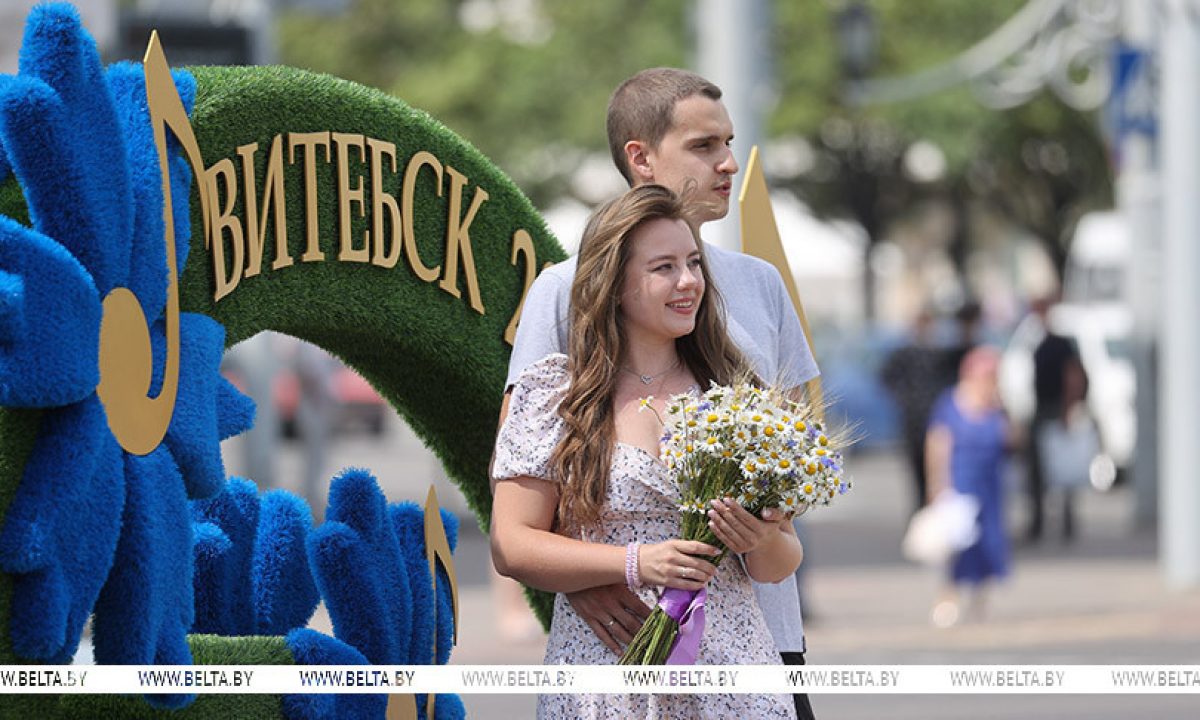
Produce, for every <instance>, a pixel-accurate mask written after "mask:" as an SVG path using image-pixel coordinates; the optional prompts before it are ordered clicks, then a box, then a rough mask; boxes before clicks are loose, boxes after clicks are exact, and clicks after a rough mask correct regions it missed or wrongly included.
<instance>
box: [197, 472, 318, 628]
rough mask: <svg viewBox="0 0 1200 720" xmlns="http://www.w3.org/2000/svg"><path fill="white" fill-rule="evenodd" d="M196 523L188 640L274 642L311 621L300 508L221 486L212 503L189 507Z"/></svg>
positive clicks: (279, 495) (279, 496)
mask: <svg viewBox="0 0 1200 720" xmlns="http://www.w3.org/2000/svg"><path fill="white" fill-rule="evenodd" d="M192 516H193V519H194V520H195V522H196V525H195V527H194V529H193V534H194V536H195V538H196V546H195V558H196V575H195V598H196V621H195V624H194V625H193V626H192V632H195V633H209V634H215V635H282V634H285V633H287V632H288V631H290V630H292V629H294V628H297V627H301V626H303V625H304V624H305V623H307V622H308V619H309V618H310V617H312V613H313V611H314V610H316V607H317V604H318V603H319V602H320V597H319V596H318V595H317V589H316V586H315V585H314V584H313V580H312V575H311V574H310V573H309V571H308V561H307V558H306V556H305V549H304V547H305V546H304V543H305V539H306V537H307V535H308V532H309V530H310V529H311V528H312V515H311V513H310V512H309V510H308V506H307V505H306V504H305V503H304V501H303V500H301V499H300V498H298V497H296V496H295V495H293V494H291V493H289V492H286V491H284V490H273V491H271V492H269V493H267V494H266V495H264V496H262V498H261V501H260V498H259V495H258V491H257V489H256V488H255V486H254V484H253V483H251V482H249V481H248V480H243V479H241V478H233V479H231V480H230V481H229V483H228V485H227V486H226V488H225V490H224V491H223V492H222V493H221V494H220V495H218V496H216V497H215V498H212V499H210V500H204V501H196V502H193V503H192Z"/></svg>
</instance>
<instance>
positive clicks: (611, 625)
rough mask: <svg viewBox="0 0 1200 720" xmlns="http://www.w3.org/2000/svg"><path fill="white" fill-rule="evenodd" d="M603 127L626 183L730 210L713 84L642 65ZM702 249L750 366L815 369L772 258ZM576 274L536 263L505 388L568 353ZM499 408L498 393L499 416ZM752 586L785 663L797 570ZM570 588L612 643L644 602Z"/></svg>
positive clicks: (612, 590)
mask: <svg viewBox="0 0 1200 720" xmlns="http://www.w3.org/2000/svg"><path fill="white" fill-rule="evenodd" d="M607 130H608V142H609V149H610V150H611V152H612V156H613V162H614V163H615V164H616V166H617V169H618V170H620V172H621V174H622V175H623V176H624V177H625V179H626V181H628V182H629V184H630V186H638V185H643V184H647V183H657V184H659V185H664V186H666V187H668V188H670V189H672V190H674V191H676V192H681V191H683V190H685V189H690V192H691V201H692V202H694V203H696V204H697V205H699V206H700V208H701V210H700V212H699V219H700V220H701V221H702V222H708V221H710V220H718V219H720V218H723V217H725V215H726V213H728V212H729V199H730V195H731V193H732V190H733V175H734V174H735V173H737V171H738V166H737V162H736V161H735V160H734V157H733V153H732V152H731V151H730V148H729V145H730V142H731V141H732V140H733V123H732V122H731V121H730V119H729V114H728V113H727V112H726V110H725V106H724V105H723V104H722V103H721V90H720V89H719V88H718V87H717V86H716V85H713V84H712V83H710V82H708V81H707V80H705V79H704V78H702V77H700V76H698V75H695V74H694V73H690V72H686V71H683V70H676V69H672V68H653V69H650V70H644V71H642V72H640V73H638V74H637V75H634V76H633V77H631V78H629V79H628V80H626V81H625V82H624V83H622V84H621V85H620V86H619V87H618V88H617V89H616V91H615V92H614V93H613V96H612V99H611V100H610V101H609V105H608V120H607ZM704 252H705V254H706V256H707V262H708V266H709V269H710V272H711V274H712V278H713V281H714V283H715V284H716V286H717V288H718V290H719V291H720V292H721V295H722V297H723V299H724V301H725V306H726V310H727V313H728V317H727V323H728V327H729V332H730V335H731V336H732V338H733V340H734V342H735V343H736V344H737V345H738V347H739V348H741V350H742V352H743V353H745V355H746V357H747V358H748V359H749V360H750V362H751V363H752V364H753V365H754V370H755V371H756V372H757V373H758V375H759V377H761V378H763V380H764V381H766V382H769V383H772V384H776V385H782V386H785V387H799V386H801V385H803V384H804V383H805V382H807V381H808V380H810V379H812V378H814V377H816V376H817V374H818V371H817V367H816V363H815V362H814V361H813V357H812V352H811V351H810V349H809V347H808V342H807V341H806V339H805V337H804V332H803V330H802V329H801V327H800V321H799V319H798V318H797V317H796V311H795V309H794V308H793V307H792V304H791V300H790V299H789V297H788V294H787V290H786V289H785V287H784V285H783V280H782V278H781V277H780V275H779V272H778V271H777V270H776V269H775V267H774V266H772V265H770V264H769V263H767V262H765V261H763V260H760V259H758V258H753V257H750V256H748V255H743V254H742V253H738V252H732V251H729V250H725V249H722V248H719V247H716V246H714V245H710V244H707V243H705V249H704ZM574 276H575V258H573V257H572V258H571V259H569V260H566V261H565V262H562V263H559V264H558V265H555V266H553V267H551V268H548V269H546V270H545V271H543V272H542V273H541V274H540V275H539V276H538V278H537V280H535V281H534V283H533V285H532V287H530V289H529V293H528V295H527V296H526V299H525V308H524V310H523V312H522V315H521V323H520V325H519V327H518V328H517V337H516V341H515V343H514V345H513V352H512V357H511V358H510V360H509V369H508V381H507V383H506V386H507V387H511V386H512V384H513V383H514V382H515V381H516V379H517V377H518V376H519V375H520V374H521V371H522V370H524V369H525V368H526V367H528V366H529V365H531V364H533V363H534V362H536V361H538V360H540V359H541V358H543V357H545V356H546V355H549V354H550V353H554V352H566V349H567V333H568V331H569V328H568V327H567V322H568V317H569V308H568V306H569V301H570V294H571V284H572V281H573V279H574ZM507 409H508V396H507V395H506V396H505V400H504V408H503V410H502V411H501V423H503V420H504V417H505V416H506V415H507ZM755 593H756V595H757V597H758V600H759V604H760V605H761V607H762V609H763V614H764V615H765V616H766V618H767V623H768V625H769V627H770V630H771V635H772V636H773V638H774V639H775V644H776V647H777V648H778V649H779V651H780V653H781V655H782V656H783V660H784V662H786V663H788V664H803V662H804V629H803V626H802V623H801V617H800V603H799V597H798V595H797V591H796V581H795V578H794V576H793V577H789V578H788V579H786V580H784V581H783V582H781V583H778V584H774V585H760V584H755ZM567 597H568V599H569V600H570V601H571V604H572V606H573V607H574V608H575V611H576V612H577V613H578V614H579V615H580V616H581V617H583V618H584V619H585V620H586V621H587V623H588V625H589V626H590V627H591V628H592V630H593V631H594V632H595V633H596V635H597V636H598V637H599V638H600V639H601V640H602V641H604V643H605V644H606V645H608V646H609V648H611V649H612V650H613V652H616V653H620V652H621V649H622V647H623V646H624V645H627V644H628V643H629V641H630V640H631V639H632V638H633V635H634V633H636V632H637V630H638V628H640V627H641V624H642V620H643V619H645V618H646V617H647V616H648V615H649V613H650V609H649V608H647V607H646V606H645V605H644V604H643V603H642V602H641V600H639V599H638V597H637V596H636V595H634V594H633V593H632V592H630V591H629V590H628V589H627V588H626V587H625V586H624V585H612V586H609V587H605V588H594V589H591V590H586V591H583V592H578V593H574V594H571V595H568V596H567ZM796 704H797V713H798V714H799V715H800V717H801V718H805V717H811V713H812V711H811V709H810V708H809V707H808V700H807V698H805V697H803V696H797V701H796Z"/></svg>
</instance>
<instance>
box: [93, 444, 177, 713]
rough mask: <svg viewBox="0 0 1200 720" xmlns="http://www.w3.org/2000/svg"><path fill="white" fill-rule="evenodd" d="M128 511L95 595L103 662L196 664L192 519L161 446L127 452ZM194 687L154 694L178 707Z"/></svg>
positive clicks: (157, 701)
mask: <svg viewBox="0 0 1200 720" xmlns="http://www.w3.org/2000/svg"><path fill="white" fill-rule="evenodd" d="M125 464H126V470H127V471H126V478H127V481H126V490H127V493H128V495H127V497H126V502H125V514H124V518H123V525H124V527H123V528H122V532H121V541H120V543H119V544H118V546H117V552H116V558H117V559H116V561H115V562H114V564H113V569H112V572H111V573H109V576H108V581H107V582H105V584H104V588H103V590H101V592H100V599H99V600H97V602H96V609H95V620H94V621H93V625H92V627H93V637H94V644H95V654H96V662H97V663H101V664H106V665H151V664H162V665H191V664H192V654H191V650H190V649H189V648H188V644H187V631H188V628H190V627H191V626H192V622H193V604H192V523H191V518H190V517H189V513H188V503H187V497H186V496H185V495H184V490H183V480H182V478H180V477H179V470H178V469H177V468H176V466H175V463H174V461H172V460H171V457H170V454H169V453H168V452H167V451H166V450H165V449H164V448H162V447H160V448H158V449H157V450H155V451H153V452H152V453H150V454H149V455H146V456H144V457H139V456H136V455H126V456H125ZM193 697H194V696H193V695H161V696H147V698H146V699H147V700H148V701H149V702H150V703H151V704H152V705H155V706H157V707H164V708H177V707H182V706H183V705H186V704H187V703H189V702H191V700H192V699H193Z"/></svg>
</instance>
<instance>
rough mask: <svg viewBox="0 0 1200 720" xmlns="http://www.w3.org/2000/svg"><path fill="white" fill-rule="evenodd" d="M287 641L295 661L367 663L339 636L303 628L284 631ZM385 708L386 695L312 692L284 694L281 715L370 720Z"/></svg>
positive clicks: (304, 719)
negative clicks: (286, 633) (332, 636)
mask: <svg viewBox="0 0 1200 720" xmlns="http://www.w3.org/2000/svg"><path fill="white" fill-rule="evenodd" d="M287 645H288V648H289V649H290V650H291V651H292V657H293V658H294V659H295V660H296V664H297V665H370V664H371V663H370V661H369V660H367V658H365V657H363V654H362V653H360V652H359V651H358V650H355V649H354V648H352V647H350V646H349V645H347V644H346V643H344V642H342V641H341V640H336V639H334V638H331V637H329V636H328V635H322V634H321V633H319V632H317V631H315V630H309V629H308V628H303V629H299V630H293V631H292V632H290V633H288V635H287ZM385 712H387V696H386V695H368V694H358V693H354V694H346V695H332V694H319V693H311V694H307V695H284V696H283V716H284V717H285V718H287V719H288V720H369V719H371V718H382V717H383V716H384V713H385Z"/></svg>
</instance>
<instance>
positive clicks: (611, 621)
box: [604, 618, 617, 627]
mask: <svg viewBox="0 0 1200 720" xmlns="http://www.w3.org/2000/svg"><path fill="white" fill-rule="evenodd" d="M616 622H617V619H616V618H610V619H609V621H608V622H606V623H604V627H612V626H613V625H615V624H616Z"/></svg>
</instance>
